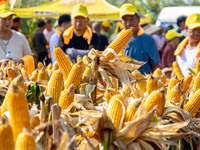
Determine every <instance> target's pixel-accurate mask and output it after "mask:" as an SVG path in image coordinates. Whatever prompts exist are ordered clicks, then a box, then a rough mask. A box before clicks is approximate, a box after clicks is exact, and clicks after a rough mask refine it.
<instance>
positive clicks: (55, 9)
mask: <svg viewBox="0 0 200 150" xmlns="http://www.w3.org/2000/svg"><path fill="white" fill-rule="evenodd" d="M76 1H77V2H76ZM77 3H82V4H83V5H85V6H87V9H88V15H89V18H90V20H97V21H102V20H119V8H117V7H115V6H113V5H111V4H109V3H108V2H107V1H105V0H90V1H89V0H84V1H83V0H81V1H80V0H71V1H70V0H65V1H64V0H56V1H52V2H49V3H46V4H43V5H40V6H36V7H30V8H15V9H14V10H13V11H14V13H16V14H17V16H19V17H22V18H32V17H47V16H48V17H53V18H58V17H59V16H60V15H61V14H69V15H70V12H71V11H72V8H73V6H74V5H75V4H77Z"/></svg>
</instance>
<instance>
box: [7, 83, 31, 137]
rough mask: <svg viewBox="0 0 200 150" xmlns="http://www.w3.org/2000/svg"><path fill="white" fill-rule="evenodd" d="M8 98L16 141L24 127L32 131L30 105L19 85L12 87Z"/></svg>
mask: <svg viewBox="0 0 200 150" xmlns="http://www.w3.org/2000/svg"><path fill="white" fill-rule="evenodd" d="M6 97H7V100H8V110H9V113H10V124H11V127H12V130H13V135H14V140H16V139H17V136H18V135H19V134H20V133H21V132H22V129H23V128H24V127H26V128H28V129H29V130H31V126H30V119H29V112H28V103H27V99H26V96H25V92H24V90H23V89H22V88H20V87H19V86H17V85H11V87H10V90H9V91H8V93H7V95H6Z"/></svg>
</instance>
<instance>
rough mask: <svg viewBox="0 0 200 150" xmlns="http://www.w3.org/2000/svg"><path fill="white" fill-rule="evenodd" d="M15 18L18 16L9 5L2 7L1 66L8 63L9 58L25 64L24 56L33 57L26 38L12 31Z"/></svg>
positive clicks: (0, 31) (0, 23) (0, 30)
mask: <svg viewBox="0 0 200 150" xmlns="http://www.w3.org/2000/svg"><path fill="white" fill-rule="evenodd" d="M13 16H16V14H15V13H13V12H12V11H11V10H10V8H9V6H8V5H7V4H2V5H0V64H1V63H7V62H8V61H9V60H8V58H9V59H12V60H14V61H15V62H18V63H20V62H21V63H23V61H22V58H23V56H25V55H32V52H31V49H30V46H29V44H28V41H27V40H26V38H25V36H24V35H23V34H22V33H20V32H17V31H14V30H12V29H11V27H12V23H13V22H12V21H13V20H12V19H13ZM8 55H9V57H8Z"/></svg>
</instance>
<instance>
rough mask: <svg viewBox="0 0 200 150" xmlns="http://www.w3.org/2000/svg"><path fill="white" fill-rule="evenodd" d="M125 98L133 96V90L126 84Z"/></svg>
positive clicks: (124, 89) (124, 87) (124, 86)
mask: <svg viewBox="0 0 200 150" xmlns="http://www.w3.org/2000/svg"><path fill="white" fill-rule="evenodd" d="M123 96H124V97H125V98H126V97H130V96H131V89H130V88H129V87H128V86H127V85H126V84H123Z"/></svg>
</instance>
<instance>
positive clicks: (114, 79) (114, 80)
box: [109, 76, 118, 90]
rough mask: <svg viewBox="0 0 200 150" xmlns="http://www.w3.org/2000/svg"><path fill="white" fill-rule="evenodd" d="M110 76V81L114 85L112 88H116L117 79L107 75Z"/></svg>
mask: <svg viewBox="0 0 200 150" xmlns="http://www.w3.org/2000/svg"><path fill="white" fill-rule="evenodd" d="M109 78H110V81H111V82H112V84H113V86H114V89H116V90H118V79H117V78H115V77H111V76H109Z"/></svg>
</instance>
